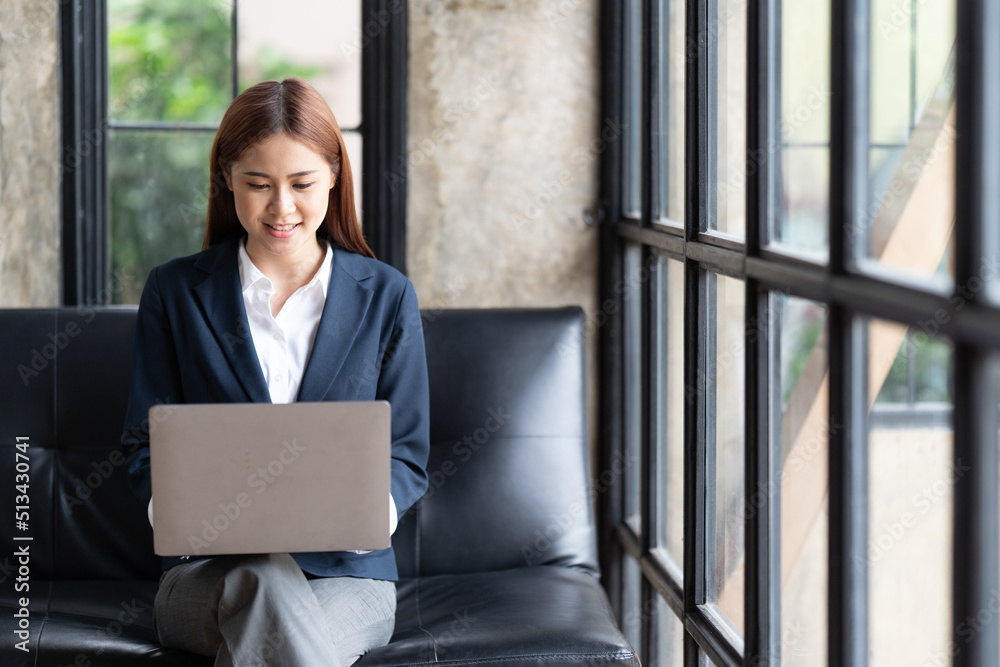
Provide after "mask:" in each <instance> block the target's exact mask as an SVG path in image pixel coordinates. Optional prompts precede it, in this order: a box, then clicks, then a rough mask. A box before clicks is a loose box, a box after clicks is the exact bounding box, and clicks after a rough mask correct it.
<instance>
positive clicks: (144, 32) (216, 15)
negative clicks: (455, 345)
mask: <svg viewBox="0 0 1000 667" xmlns="http://www.w3.org/2000/svg"><path fill="white" fill-rule="evenodd" d="M405 10H406V4H405V3H401V2H398V1H396V0H381V1H375V0H368V1H365V2H361V1H360V0H342V1H341V2H337V3H329V2H320V1H319V0H294V2H292V3H291V4H288V3H286V4H285V5H284V6H283V11H282V12H279V13H277V14H275V13H274V11H273V7H271V6H270V5H269V4H268V3H265V2H262V1H261V0H228V1H226V2H220V1H217V0H202V1H200V2H181V1H180V0H168V1H157V2H152V1H151V0H103V1H101V2H93V3H91V2H72V3H66V4H65V6H64V7H63V9H62V15H61V22H62V26H63V33H64V39H63V55H64V58H63V81H64V91H63V93H64V130H65V131H64V133H63V136H64V144H65V146H64V149H65V156H66V158H65V160H64V164H63V170H64V180H63V183H64V211H65V224H64V234H63V242H64V245H63V256H64V280H63V283H64V301H65V303H67V304H73V303H95V302H108V301H111V302H115V303H137V302H138V298H139V295H140V293H141V291H142V286H143V283H144V281H145V278H146V276H147V275H148V273H149V270H150V269H151V268H152V267H153V266H156V265H157V264H160V263H162V262H165V261H167V260H169V259H171V258H173V257H177V256H180V255H185V254H190V253H193V252H197V251H199V250H200V249H201V237H202V233H203V230H204V218H205V210H206V207H207V197H208V195H209V193H208V192H207V183H208V155H209V151H210V147H211V143H212V140H213V138H214V134H215V131H216V129H217V128H218V123H219V121H220V120H221V118H222V114H223V113H224V112H225V110H226V108H227V107H228V105H229V103H230V102H231V101H232V99H233V97H234V96H235V95H237V94H239V92H241V91H242V90H244V89H245V88H246V87H248V86H249V85H252V84H253V83H255V82H257V81H261V80H268V79H276V80H280V79H282V78H285V77H288V76H300V77H302V78H305V79H306V80H308V81H310V83H312V84H313V85H314V86H316V88H317V89H318V90H319V92H320V93H321V94H322V95H323V96H324V98H325V99H326V100H327V101H328V102H329V103H330V104H331V107H332V108H333V111H334V114H335V115H336V116H337V120H338V122H339V123H340V126H341V129H342V130H343V132H344V138H345V141H346V143H347V147H348V155H349V156H350V159H351V162H352V168H353V171H354V176H355V188H356V190H357V192H356V193H355V194H356V201H357V202H358V206H359V213H360V214H361V217H362V220H363V223H362V224H363V226H364V228H365V234H366V236H367V237H368V240H369V243H370V244H371V245H372V246H373V250H375V252H376V254H377V255H378V256H379V257H380V258H381V259H383V260H385V261H388V262H389V263H392V264H395V265H396V266H397V267H399V268H404V267H403V260H404V257H405V252H404V251H405V243H404V241H403V239H404V233H405V216H404V215H401V214H400V212H401V211H402V212H405V208H404V206H405V199H406V196H405V189H406V188H405V174H404V175H403V176H404V177H403V178H397V179H386V178H383V175H384V174H390V173H393V169H392V166H393V165H399V164H404V163H405V161H404V160H403V159H401V158H400V156H401V155H403V151H404V150H405V146H404V143H405V114H403V113H402V111H404V110H405V95H406V93H405V75H404V72H405V65H406V64H405V60H404V56H405V50H401V49H400V48H399V45H400V44H405V34H406V33H405V25H406V11H405ZM302 16H308V17H310V20H308V21H303V20H302V18H301V17H302ZM95 72H97V73H99V74H97V75H96V76H95V75H94V73H95ZM362 83H364V85H362ZM386 91H389V92H388V93H387V92H386ZM363 120H366V122H363ZM366 136H367V137H372V139H371V140H369V141H366V140H364V139H365V137H366ZM368 165H370V167H369V166H368ZM401 183H402V185H401ZM390 232H391V233H390Z"/></svg>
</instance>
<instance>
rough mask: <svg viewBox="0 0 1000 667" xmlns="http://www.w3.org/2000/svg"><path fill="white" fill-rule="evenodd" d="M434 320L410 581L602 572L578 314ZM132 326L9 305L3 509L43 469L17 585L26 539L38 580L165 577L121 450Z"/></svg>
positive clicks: (4, 343)
mask: <svg viewBox="0 0 1000 667" xmlns="http://www.w3.org/2000/svg"><path fill="white" fill-rule="evenodd" d="M423 315H424V321H425V340H426V345H427V358H428V372H429V376H430V390H431V391H430V395H431V442H432V451H431V457H430V462H429V464H428V473H429V475H430V481H431V487H430V490H429V492H428V494H427V496H425V498H424V499H423V500H422V501H421V502H420V503H419V504H418V506H417V507H415V508H414V509H413V510H412V511H411V512H409V513H408V514H407V515H406V516H405V517H404V519H403V521H402V522H401V523H400V527H399V529H398V530H397V532H396V534H395V535H394V537H393V545H394V546H395V548H396V553H397V562H398V563H399V568H400V576H402V577H412V576H417V575H421V576H427V575H433V574H440V573H456V572H480V571H490V570H497V569H506V568H512V567H520V566H525V565H543V564H561V565H571V566H577V567H582V568H586V569H590V570H593V571H595V572H596V569H597V565H596V562H597V557H596V538H595V530H594V522H593V516H592V511H591V502H590V501H591V500H592V499H591V498H590V495H589V491H590V486H589V485H588V465H587V459H588V456H587V438H586V428H585V423H586V419H585V409H584V379H583V378H584V373H583V353H582V349H581V348H582V341H583V338H582V334H583V331H582V327H583V317H582V312H581V311H580V309H578V308H562V309H532V310H447V311H430V312H424V314H423ZM134 328H135V309H134V307H99V308H87V307H84V308H61V309H8V310H0V452H2V458H0V480H3V482H2V483H0V497H2V498H3V499H4V506H5V507H9V508H14V507H15V506H16V505H21V504H23V503H22V502H18V501H19V500H23V499H18V498H16V496H17V495H18V494H19V493H20V491H19V490H18V489H17V487H16V484H15V482H16V478H15V474H17V472H18V464H19V463H23V458H22V457H19V456H18V454H24V455H26V457H27V459H28V463H29V470H30V473H29V474H30V479H29V482H28V483H29V487H28V497H29V502H28V509H27V510H26V511H27V513H28V522H27V525H28V527H27V530H24V531H21V530H18V529H17V526H16V525H15V526H14V527H13V529H12V530H8V531H5V532H4V533H3V534H2V535H0V540H2V541H3V544H4V554H5V558H6V560H0V582H2V581H5V580H7V579H10V578H13V577H14V576H16V574H15V573H16V570H17V563H16V558H15V556H13V554H15V553H16V550H17V549H18V548H20V547H23V546H24V545H26V544H27V545H30V546H29V550H30V554H31V577H32V578H33V579H62V580H66V579H93V578H97V579H155V578H157V577H158V576H159V572H160V561H159V558H158V557H156V556H155V555H154V554H153V548H152V532H151V530H150V528H149V524H148V522H147V520H146V512H145V508H144V507H141V506H140V504H139V503H138V502H136V501H135V499H134V497H133V496H132V494H131V492H130V491H129V489H128V485H127V482H126V474H125V469H124V465H123V463H124V455H123V454H122V451H121V448H120V445H119V437H120V434H121V427H122V421H123V418H124V411H125V404H126V401H127V399H128V386H129V374H130V368H131V351H132V336H133V332H134ZM19 437H21V438H27V440H22V441H20V442H22V443H24V442H26V443H27V444H28V446H27V447H26V448H25V447H22V449H26V451H25V452H20V451H19V450H18V448H17V444H18V442H19V440H18V438H19ZM20 469H21V470H23V465H22V466H21V468H20ZM8 525H9V524H8ZM15 536H30V537H32V538H33V539H32V540H31V541H30V542H29V541H21V540H18V541H15V540H14V539H13V538H14V537H15ZM8 554H10V555H8Z"/></svg>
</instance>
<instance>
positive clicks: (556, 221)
mask: <svg viewBox="0 0 1000 667" xmlns="http://www.w3.org/2000/svg"><path fill="white" fill-rule="evenodd" d="M597 11H598V3H597V1H596V0H579V1H578V2H565V3H555V2H552V1H551V0H452V1H450V2H440V0H413V1H412V2H411V3H410V36H409V39H410V62H409V67H410V69H409V86H410V92H409V154H408V160H407V164H406V165H401V166H400V168H402V169H405V170H406V171H408V173H409V181H408V187H409V203H408V208H407V216H408V227H407V234H408V237H407V243H408V252H407V268H408V271H409V273H410V276H411V278H412V279H413V282H414V284H415V286H416V289H417V294H418V296H419V298H420V301H421V304H422V305H423V306H424V307H437V306H514V305H517V306H542V305H564V304H568V303H572V304H579V305H583V306H587V307H591V306H592V304H593V303H594V301H595V298H596V296H595V295H596V274H597V243H596V241H597V235H596V229H594V228H591V227H587V226H586V225H585V224H584V223H583V220H582V215H581V212H582V210H583V209H584V208H587V207H590V206H592V205H593V204H594V201H595V199H596V194H597V185H598V183H597V177H598V165H599V162H600V154H601V151H602V150H603V146H602V144H601V143H600V139H599V134H600V125H599V121H600V100H599V89H600V82H599V57H600V54H599V43H600V42H599V35H598V31H597V27H598V24H597Z"/></svg>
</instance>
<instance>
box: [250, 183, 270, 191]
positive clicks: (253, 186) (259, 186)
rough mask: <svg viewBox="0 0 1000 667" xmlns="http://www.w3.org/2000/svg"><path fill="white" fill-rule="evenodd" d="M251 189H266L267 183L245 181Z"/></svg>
mask: <svg viewBox="0 0 1000 667" xmlns="http://www.w3.org/2000/svg"><path fill="white" fill-rule="evenodd" d="M247 185H249V186H250V189H251V190H266V189H267V183H247Z"/></svg>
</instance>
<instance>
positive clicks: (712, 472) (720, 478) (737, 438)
mask: <svg viewBox="0 0 1000 667" xmlns="http://www.w3.org/2000/svg"><path fill="white" fill-rule="evenodd" d="M709 289H710V290H711V291H710V292H709V293H710V294H712V293H713V292H714V295H715V299H714V303H715V316H716V321H715V327H714V334H715V335H714V337H713V339H712V340H710V342H711V345H710V346H709V353H708V363H709V368H710V369H711V370H712V372H711V373H710V378H709V387H708V394H707V395H708V400H709V401H711V403H710V405H709V410H708V418H709V420H711V421H712V423H713V425H714V427H715V437H714V439H712V438H710V439H709V448H708V458H709V462H708V463H709V465H708V466H707V468H708V472H707V474H708V475H709V480H708V481H709V495H710V498H713V499H714V512H713V511H710V512H709V524H710V525H709V533H708V538H707V540H708V545H707V546H708V550H707V551H708V552H709V554H710V556H709V561H708V568H707V569H708V572H709V576H708V581H707V582H706V583H707V589H708V590H707V598H708V602H711V603H715V604H716V605H717V606H718V607H719V610H720V611H721V612H722V613H723V614H724V615H725V616H726V618H727V619H728V620H729V621H730V623H731V624H732V625H733V628H734V629H735V630H736V631H738V632H739V633H740V634H742V633H743V577H744V565H745V563H744V553H743V549H744V545H745V541H744V533H743V521H744V516H745V514H746V512H745V511H744V481H743V407H744V406H743V391H744V389H743V387H744V382H743V379H744V378H743V376H744V368H745V359H746V346H745V342H744V336H743V332H744V310H745V300H746V294H745V289H746V288H745V285H744V283H743V282H742V281H740V280H736V279H734V278H728V277H725V276H717V277H716V276H715V274H709ZM710 298H711V297H710ZM712 328H713V327H712V326H711V323H710V324H709V329H710V330H711V329H712ZM713 440H714V442H713Z"/></svg>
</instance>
